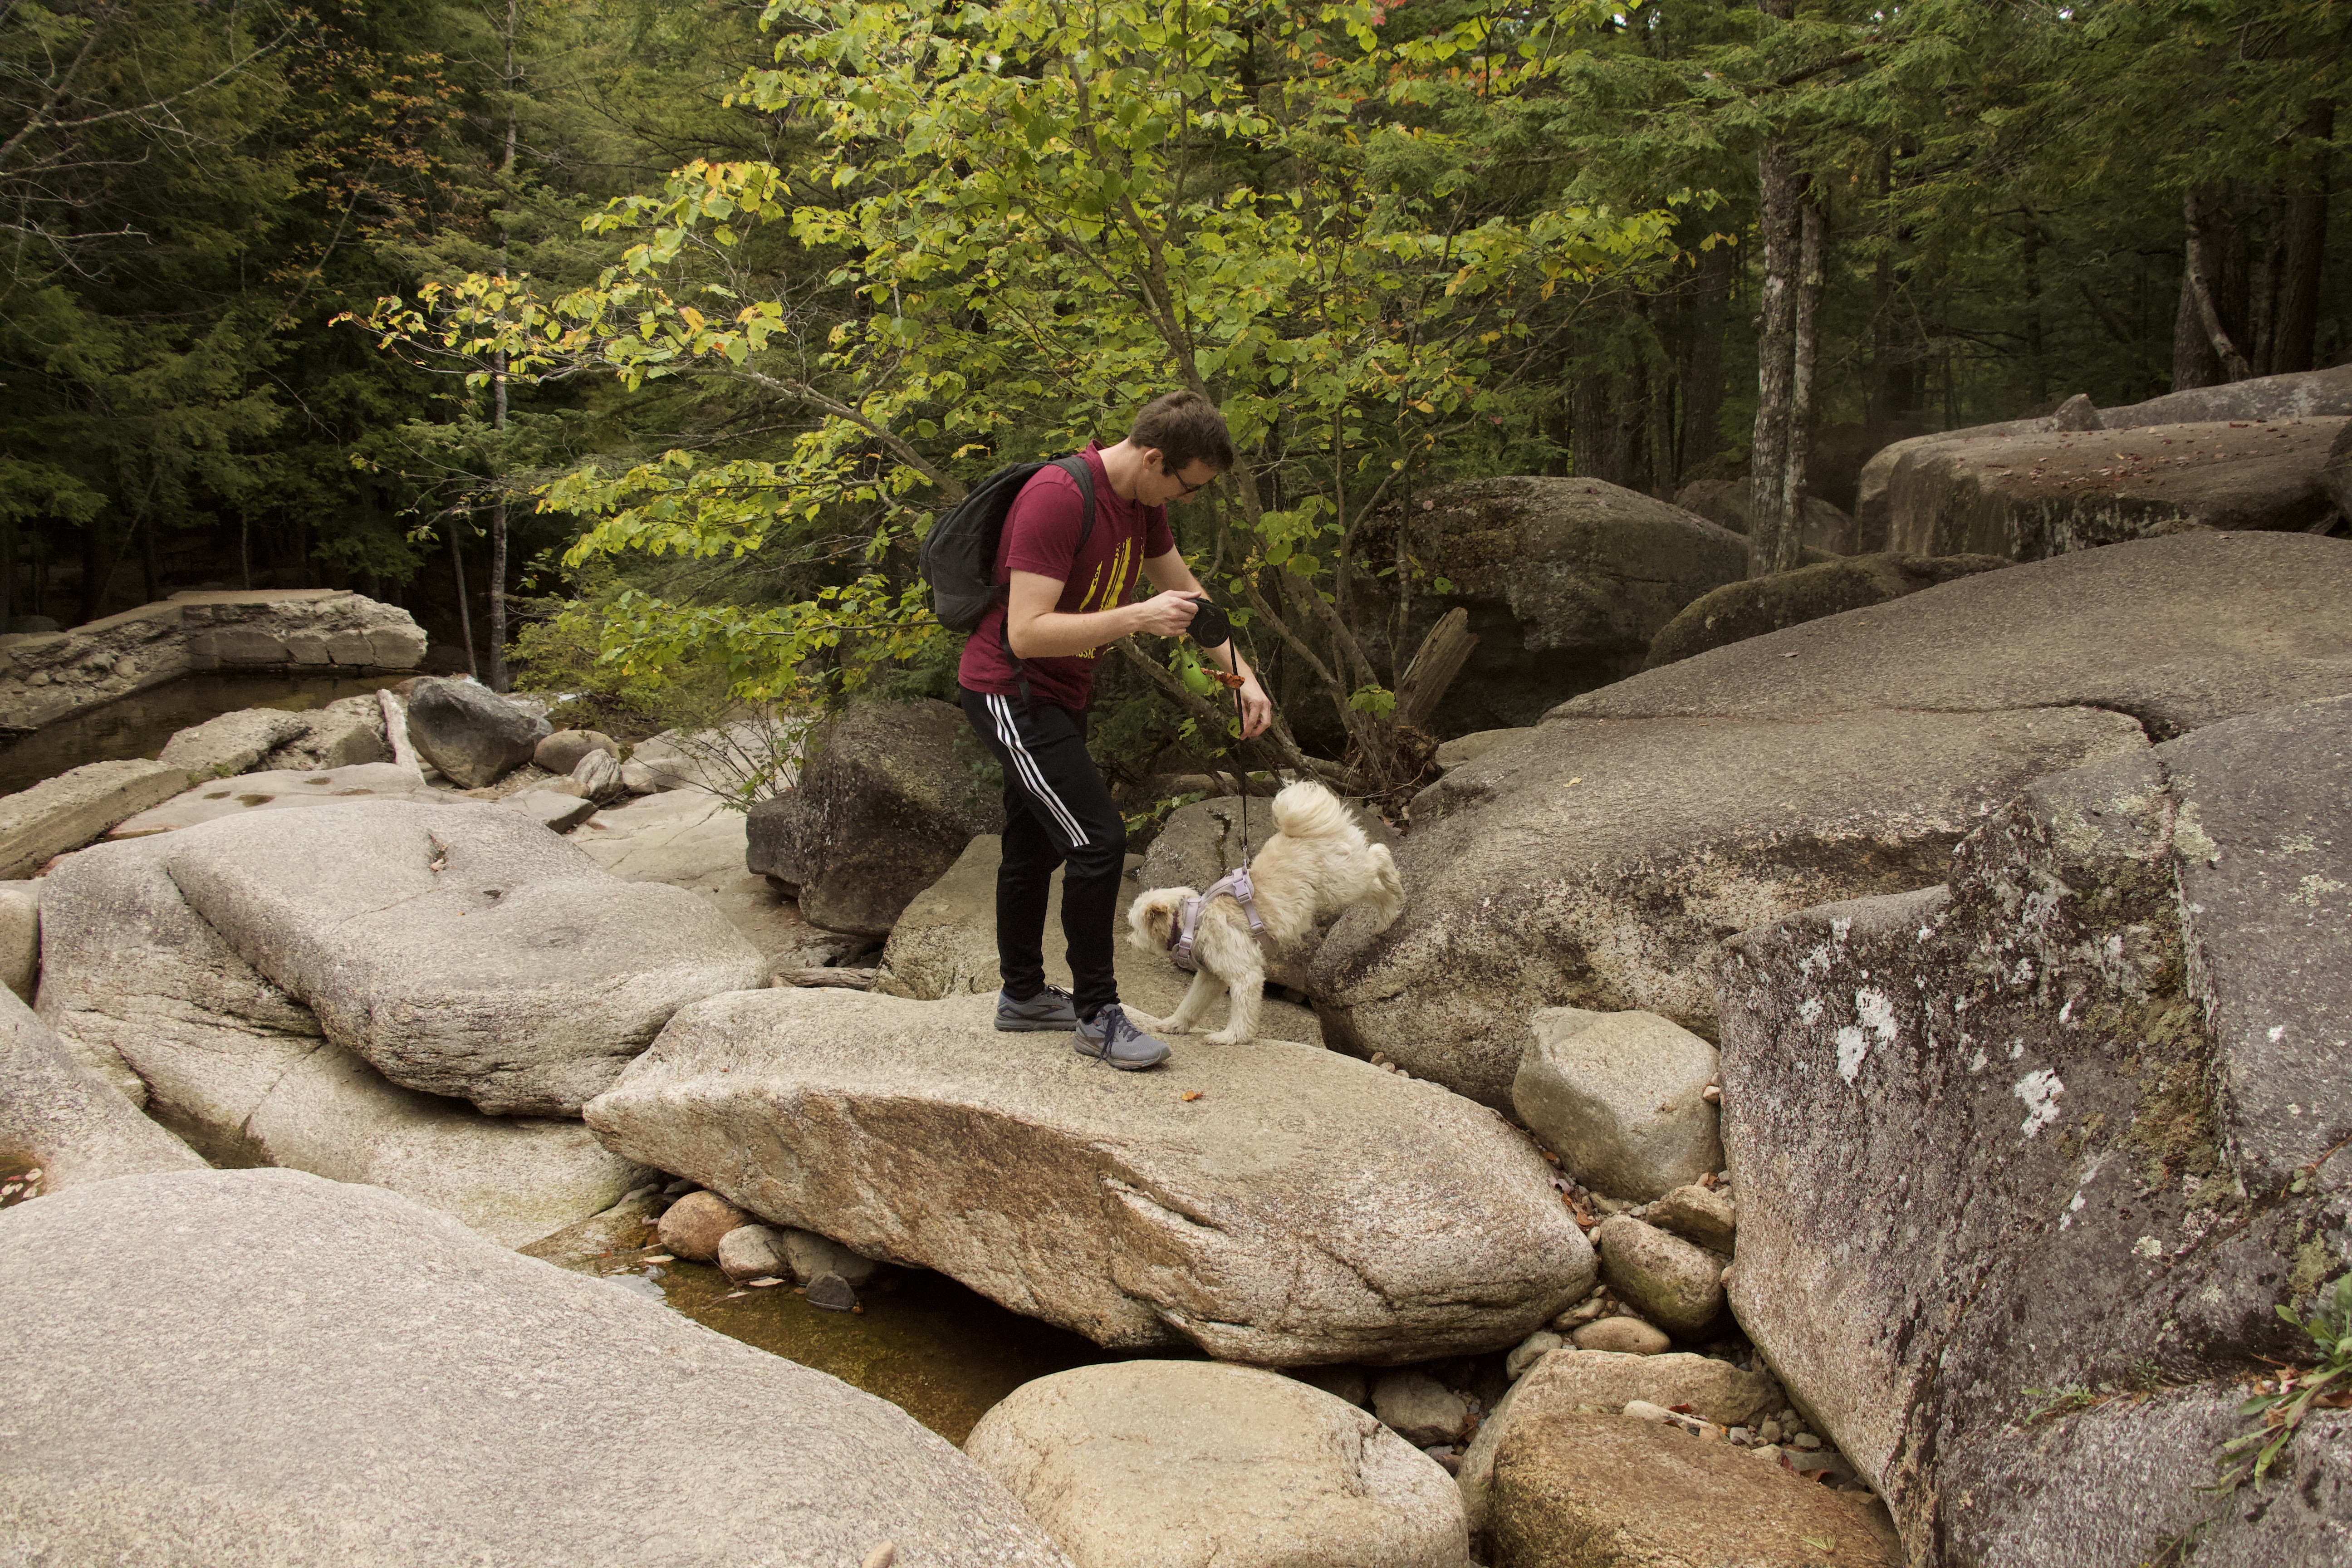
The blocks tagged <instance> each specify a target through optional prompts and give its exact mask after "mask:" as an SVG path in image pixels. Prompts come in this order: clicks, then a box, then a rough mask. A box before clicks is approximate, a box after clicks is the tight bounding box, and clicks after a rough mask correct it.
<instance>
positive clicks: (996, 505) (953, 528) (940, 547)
mask: <svg viewBox="0 0 2352 1568" xmlns="http://www.w3.org/2000/svg"><path fill="white" fill-rule="evenodd" d="M1041 468H1059V469H1061V470H1062V471H1063V472H1064V473H1066V474H1067V475H1069V476H1070V477H1071V478H1072V479H1076V480H1077V481H1078V494H1079V495H1080V496H1081V497H1083V498H1084V499H1085V502H1086V521H1084V522H1082V523H1081V524H1079V527H1078V547H1077V549H1076V551H1074V552H1071V557H1070V558H1071V560H1072V561H1073V562H1075V561H1076V559H1077V557H1078V556H1080V555H1083V554H1084V553H1086V548H1087V537H1088V536H1089V535H1091V534H1092V533H1093V532H1094V531H1095V479H1094V470H1093V468H1092V467H1091V466H1090V465H1089V464H1088V463H1087V460H1086V458H1083V457H1067V458H1054V459H1053V460H1052V461H1051V462H1045V463H1015V464H1013V466H1012V467H1011V468H999V469H997V470H996V472H994V473H992V474H991V475H989V476H988V478H986V479H982V480H981V481H980V483H979V484H977V485H974V486H973V487H972V489H971V493H970V494H968V495H966V496H965V497H964V498H963V500H961V501H960V502H958V503H957V505H956V509H955V510H953V511H951V512H950V513H948V514H947V516H945V517H943V518H941V519H940V521H937V522H935V523H933V524H932V525H931V531H930V536H929V538H927V539H925V540H924V541H923V554H922V572H923V581H925V582H926V583H929V584H930V585H931V613H932V614H933V615H935V616H939V618H940V625H941V626H946V627H948V628H949V629H950V631H959V632H968V631H971V630H972V629H973V628H974V627H976V626H979V625H980V618H981V617H982V616H984V615H986V614H987V613H988V607H989V606H990V605H993V604H996V603H999V602H1000V601H1002V600H1003V598H1004V596H1005V590H1004V589H1003V588H1002V587H1000V586H998V585H997V583H996V580H995V579H996V546H997V543H998V542H999V541H1000V540H1002V539H1003V537H1004V518H1005V514H1006V513H1007V512H1010V511H1011V510H1013V500H1014V498H1016V497H1018V496H1019V495H1020V494H1021V487H1022V486H1024V485H1025V484H1027V483H1028V482H1029V480H1030V479H1031V477H1032V476H1033V475H1034V474H1035V473H1036V472H1037V471H1038V470H1039V469H1041ZM1006 651H1007V652H1010V651H1011V645H1010V643H1008V644H1007V645H1006ZM1015 662H1016V663H1017V662H1019V661H1018V660H1016V661H1015Z"/></svg>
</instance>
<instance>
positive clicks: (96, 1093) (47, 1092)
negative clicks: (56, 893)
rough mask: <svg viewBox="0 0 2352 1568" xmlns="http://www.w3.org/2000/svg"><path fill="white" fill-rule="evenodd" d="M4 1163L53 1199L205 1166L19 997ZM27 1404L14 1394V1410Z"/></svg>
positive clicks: (8, 1032)
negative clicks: (31, 1172) (33, 1174)
mask: <svg viewBox="0 0 2352 1568" xmlns="http://www.w3.org/2000/svg"><path fill="white" fill-rule="evenodd" d="M0 1161H5V1162H7V1163H11V1164H16V1165H19V1166H38V1167H39V1168H40V1171H41V1187H42V1190H43V1192H45V1193H47V1194H55V1193H57V1192H58V1191H59V1190H60V1189H62V1188H67V1187H77V1186H82V1185H85V1184H89V1183H92V1182H104V1181H108V1180H110V1179H111V1178H113V1177H116V1176H125V1175H131V1174H133V1173H138V1172H142V1171H171V1170H180V1169H187V1168H196V1169H201V1168H202V1167H203V1165H204V1161H203V1159H202V1158H200V1157H199V1156H198V1155H197V1154H196V1152H194V1150H192V1149H190V1148H189V1147H188V1146H187V1145H186V1144H184V1143H183V1142H180V1141H179V1140H178V1139H177V1138H174V1137H173V1136H172V1135H171V1134H170V1133H169V1132H167V1131H164V1130H163V1128H161V1127H159V1126H157V1125H156V1124H155V1123H154V1122H152V1121H149V1120H148V1119H147V1118H146V1117H144V1116H142V1115H141V1114H140V1113H139V1109H138V1107H136V1106H134V1105H132V1104H131V1101H130V1100H128V1099H126V1098H125V1097H124V1096H123V1095H122V1094H121V1091H119V1090H117V1089H115V1088H114V1087H113V1086H112V1085H110V1084H109V1083H107V1082H106V1081H105V1080H104V1079H101V1078H100V1076H99V1075H98V1074H97V1073H95V1072H93V1071H92V1070H90V1068H88V1067H86V1066H84V1065H83V1064H82V1063H81V1062H80V1061H79V1060H77V1059H75V1057H74V1055H73V1053H72V1052H70V1051H68V1049H67V1048H66V1044H65V1042H64V1041H63V1040H60V1039H59V1038H58V1037H57V1035H56V1034H55V1033H54V1032H53V1031H52V1030H51V1029H50V1028H49V1026H47V1024H44V1023H43V1022H41V1020H40V1019H39V1018H37V1017H36V1016H34V1014H33V1010H32V1009H31V1008H30V1007H27V1006H26V1005H25V1004H24V1003H23V1001H21V1000H20V999H19V998H18V997H17V995H16V993H15V992H14V991H7V992H0ZM48 1201H50V1200H49V1199H47V1198H45V1199H44V1200H43V1202H45V1203H46V1202H48ZM8 1212H9V1213H12V1214H13V1213H14V1212H16V1211H14V1210H10V1211H8ZM22 1397H23V1394H22V1392H21V1391H16V1392H14V1393H12V1394H11V1402H12V1404H13V1403H14V1401H16V1400H17V1399H21V1398H22ZM0 1468H5V1467H0Z"/></svg>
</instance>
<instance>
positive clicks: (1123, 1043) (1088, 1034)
mask: <svg viewBox="0 0 2352 1568" xmlns="http://www.w3.org/2000/svg"><path fill="white" fill-rule="evenodd" d="M1074 1048H1075V1049H1076V1051H1077V1053H1078V1055H1080V1056H1082V1057H1092V1058H1094V1059H1095V1060H1097V1061H1104V1062H1108V1063H1110V1065H1111V1066H1113V1067H1115V1068H1118V1069H1119V1070H1120V1071H1122V1072H1140V1071H1141V1070H1142V1069H1144V1068H1156V1067H1158V1066H1159V1065H1160V1063H1161V1062H1164V1061H1166V1060H1167V1059H1168V1047H1167V1044H1166V1043H1165V1042H1164V1041H1160V1040H1156V1039H1153V1038H1152V1037H1150V1035H1147V1034H1145V1033H1144V1032H1143V1031H1142V1030H1140V1029H1139V1028H1137V1027H1136V1026H1134V1025H1133V1024H1130V1023H1129V1022H1128V1021H1127V1009H1126V1008H1124V1007H1121V1006H1120V1005H1118V1003H1116V1002H1107V1003H1105V1004H1104V1005H1102V1006H1101V1007H1099V1008H1097V1010H1096V1012H1095V1016H1093V1017H1091V1018H1086V1019H1082V1020H1080V1022H1079V1024H1078V1042H1077V1045H1076V1047H1074Z"/></svg>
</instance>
